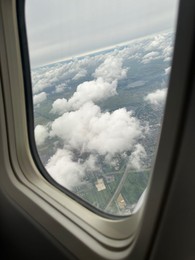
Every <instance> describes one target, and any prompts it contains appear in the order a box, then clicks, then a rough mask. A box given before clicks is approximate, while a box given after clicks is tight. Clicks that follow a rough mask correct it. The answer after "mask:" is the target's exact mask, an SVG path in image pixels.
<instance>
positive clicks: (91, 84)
mask: <svg viewBox="0 0 195 260" xmlns="http://www.w3.org/2000/svg"><path fill="white" fill-rule="evenodd" d="M116 87H117V82H116V81H113V82H112V83H108V82H105V81H104V80H103V79H102V78H98V79H97V80H92V81H85V82H84V83H82V84H80V85H78V87H77V90H76V92H75V93H74V94H73V96H72V97H71V98H70V99H69V100H68V101H67V100H66V99H65V98H62V99H57V100H56V101H54V102H53V104H52V109H51V112H52V113H55V114H59V115H61V114H63V113H64V112H66V111H71V110H76V109H79V108H80V107H81V106H82V105H84V104H85V103H87V102H90V101H91V102H97V101H101V100H105V99H107V98H108V97H111V96H114V95H116V94H117V92H116Z"/></svg>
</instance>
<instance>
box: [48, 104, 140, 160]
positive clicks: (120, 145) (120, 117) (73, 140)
mask: <svg viewBox="0 0 195 260" xmlns="http://www.w3.org/2000/svg"><path fill="white" fill-rule="evenodd" d="M142 130H143V129H142V127H141V125H140V122H139V121H138V120H137V119H136V118H135V117H133V116H132V113H131V112H128V111H127V110H126V109H124V108H122V109H118V110H116V111H114V112H112V113H109V112H105V113H103V112H101V109H100V107H99V106H97V105H95V104H93V103H91V102H88V103H86V104H85V105H83V106H82V107H81V108H80V109H79V110H76V111H72V112H69V113H68V112H67V113H64V114H63V115H62V116H61V117H59V118H57V119H56V120H54V122H53V123H52V125H51V132H50V135H51V136H57V137H60V138H61V139H62V140H63V142H64V145H65V146H66V147H71V149H72V150H79V151H81V152H82V153H83V152H92V153H94V152H95V153H97V154H99V155H107V154H110V155H111V156H114V155H115V154H116V153H122V152H124V151H128V150H131V149H132V147H133V145H134V144H135V141H136V139H137V138H139V137H140V136H141V135H142Z"/></svg>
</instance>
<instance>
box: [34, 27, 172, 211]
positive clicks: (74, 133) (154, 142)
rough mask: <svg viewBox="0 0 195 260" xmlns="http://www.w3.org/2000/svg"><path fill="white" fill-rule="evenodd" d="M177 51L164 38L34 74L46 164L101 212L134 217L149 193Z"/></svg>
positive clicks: (37, 126) (168, 38)
mask: <svg viewBox="0 0 195 260" xmlns="http://www.w3.org/2000/svg"><path fill="white" fill-rule="evenodd" d="M173 44H174V33H172V32H171V31H164V32H160V33H158V34H154V35H149V36H146V37H144V38H139V39H135V40H132V41H130V42H126V43H124V44H122V43H121V44H119V45H117V46H112V47H110V48H107V49H105V50H98V51H95V52H93V53H89V54H87V55H82V56H75V57H72V58H70V59H66V60H64V61H60V62H56V63H52V64H49V65H45V66H41V67H37V68H34V69H32V71H31V73H32V85H33V102H34V127H35V141H36V145H37V150H38V153H39V156H40V159H41V161H42V164H43V165H44V166H45V168H46V170H47V172H48V174H49V175H50V176H51V177H52V178H53V179H54V180H55V181H56V182H57V183H59V184H60V185H61V186H62V187H64V188H66V189H68V190H70V191H71V192H72V193H74V194H75V195H77V196H78V197H80V198H81V199H82V200H83V201H85V202H86V203H88V204H90V205H92V206H94V207H95V208H96V209H98V210H100V211H101V212H105V213H108V214H111V215H119V216H121V215H129V214H132V213H133V211H134V209H135V207H136V204H137V202H138V201H139V199H140V197H141V195H142V194H143V192H144V191H145V189H146V187H147V184H148V181H149V178H150V176H151V172H152V167H153V164H154V159H155V154H156V151H157V146H158V140H159V137H160V130H161V125H162V120H163V112H164V106H165V101H166V95H167V87H168V81H169V75H170V70H171V60H172V53H173Z"/></svg>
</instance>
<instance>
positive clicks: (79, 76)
mask: <svg viewBox="0 0 195 260" xmlns="http://www.w3.org/2000/svg"><path fill="white" fill-rule="evenodd" d="M86 75H87V70H86V69H81V70H80V71H79V72H78V73H77V74H76V75H75V76H74V78H73V80H78V79H81V78H83V77H85V76H86Z"/></svg>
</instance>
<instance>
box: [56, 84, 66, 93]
mask: <svg viewBox="0 0 195 260" xmlns="http://www.w3.org/2000/svg"><path fill="white" fill-rule="evenodd" d="M65 88H66V84H65V83H62V84H59V85H57V86H55V92H56V93H62V92H64V90H65Z"/></svg>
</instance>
